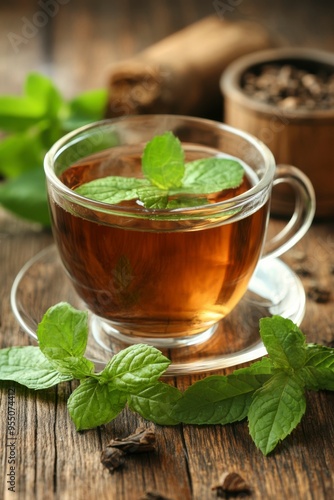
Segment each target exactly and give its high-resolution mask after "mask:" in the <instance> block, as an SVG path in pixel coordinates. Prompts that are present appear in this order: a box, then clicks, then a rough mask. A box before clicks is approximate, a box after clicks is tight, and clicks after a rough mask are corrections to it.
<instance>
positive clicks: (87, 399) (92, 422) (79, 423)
mask: <svg viewBox="0 0 334 500" xmlns="http://www.w3.org/2000/svg"><path fill="white" fill-rule="evenodd" d="M125 404H126V395H125V394H124V393H122V392H120V391H117V390H113V391H112V390H110V389H109V387H108V386H107V385H105V384H100V383H99V381H98V380H96V379H94V378H87V379H85V380H83V381H81V383H80V385H79V387H78V388H77V389H75V391H73V392H72V394H71V396H70V397H69V399H68V401H67V407H68V411H69V413H70V416H71V418H72V420H73V422H74V424H75V427H76V429H77V430H78V431H80V430H84V429H92V428H94V427H97V426H99V425H103V424H107V423H108V422H110V421H111V420H113V419H114V418H115V417H117V415H118V414H119V413H120V412H121V411H122V410H123V408H124V406H125Z"/></svg>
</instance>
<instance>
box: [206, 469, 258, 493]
mask: <svg viewBox="0 0 334 500" xmlns="http://www.w3.org/2000/svg"><path fill="white" fill-rule="evenodd" d="M211 489H212V490H216V492H217V496H218V497H220V498H231V497H236V496H239V497H240V496H247V495H251V488H250V486H249V485H248V484H247V483H246V481H245V480H244V479H243V478H242V477H241V476H240V474H238V473H237V472H224V473H223V474H222V475H221V476H220V478H219V482H218V484H216V485H214V486H212V488H211Z"/></svg>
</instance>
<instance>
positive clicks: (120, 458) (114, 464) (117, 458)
mask: <svg viewBox="0 0 334 500" xmlns="http://www.w3.org/2000/svg"><path fill="white" fill-rule="evenodd" d="M125 455H126V453H125V452H124V451H122V450H119V449H118V448H113V447H112V446H107V447H106V449H105V450H103V451H102V454H101V462H102V464H103V465H104V466H105V467H106V468H107V469H108V470H109V472H114V470H116V469H119V468H120V467H123V465H124V463H125Z"/></svg>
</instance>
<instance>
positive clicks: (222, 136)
mask: <svg viewBox="0 0 334 500" xmlns="http://www.w3.org/2000/svg"><path fill="white" fill-rule="evenodd" d="M166 131H172V132H173V133H174V135H176V136H177V137H178V138H179V139H180V141H181V142H182V145H183V148H184V150H185V154H186V161H192V160H195V159H199V158H205V157H211V156H218V157H219V156H222V155H228V156H233V157H236V158H237V159H239V161H240V162H241V163H242V164H243V165H244V166H245V172H246V177H247V179H248V182H249V186H248V187H247V189H246V190H244V191H242V190H241V191H231V192H230V193H229V194H230V196H228V197H225V198H219V197H218V198H213V199H211V200H209V201H206V202H205V204H203V205H201V206H196V207H187V208H174V209H161V210H152V209H145V208H144V207H143V206H141V205H140V204H138V203H119V204H118V205H110V204H107V203H104V202H101V201H96V200H92V199H89V198H86V197H83V196H81V195H79V194H78V193H77V192H75V191H74V190H73V188H75V187H76V186H78V185H79V184H80V183H82V182H88V181H89V180H92V179H96V178H99V177H105V176H107V175H118V176H124V177H135V176H141V175H142V174H141V167H140V162H141V155H142V152H143V148H144V146H145V144H146V143H147V141H149V140H151V139H152V138H153V137H154V136H156V135H160V134H163V133H164V132H166ZM45 173H46V178H47V186H48V196H49V205H50V213H51V219H52V230H53V234H54V239H55V242H56V245H57V248H58V252H59V255H60V258H61V261H62V263H63V265H64V268H65V270H66V273H67V274H68V276H69V278H70V280H71V282H72V283H73V286H74V288H75V290H76V292H77V294H78V295H79V297H80V298H81V299H82V300H83V301H84V303H85V306H86V307H87V308H88V310H89V311H90V312H91V313H92V317H93V322H92V324H93V325H94V326H93V328H94V329H97V330H99V331H102V332H103V334H104V335H107V336H109V337H110V338H111V339H116V340H119V341H121V342H125V343H127V344H132V343H138V342H145V343H148V344H151V345H155V346H157V347H161V348H163V347H179V346H189V345H194V344H197V343H200V342H203V341H206V340H208V339H209V338H210V336H211V335H212V334H213V332H214V331H215V328H216V326H217V324H218V322H219V321H220V320H222V319H223V318H224V317H225V316H226V315H227V314H229V312H230V311H231V310H232V309H233V308H234V307H235V306H236V305H237V304H238V302H239V301H240V299H241V298H242V297H243V295H244V294H245V292H246V290H247V287H248V284H249V281H250V279H251V277H252V275H253V273H254V270H255V268H256V266H257V264H258V262H259V259H260V258H261V259H263V258H266V259H269V258H273V257H277V256H279V255H281V254H283V253H284V252H286V251H287V250H288V249H290V248H291V247H292V246H293V245H295V244H296V242H297V241H299V240H300V238H302V236H303V235H304V234H305V233H306V231H307V230H308V228H309V226H310V224H311V222H312V220H313V216H314V211H315V199H314V192H313V188H312V185H311V183H310V181H309V180H308V178H307V177H306V176H305V175H304V174H303V173H302V172H301V171H299V170H298V169H296V168H295V167H292V166H288V165H284V166H278V167H276V166H275V161H274V158H273V155H272V154H271V152H270V151H269V149H268V148H267V147H266V146H265V145H264V144H263V143H261V142H260V141H258V140H257V139H256V138H255V137H253V136H251V135H249V134H247V133H244V132H242V131H240V130H236V129H233V128H232V127H229V126H226V125H224V124H222V123H218V122H213V121H210V120H205V119H199V118H192V117H183V116H175V115H145V116H131V117H123V118H118V119H115V120H106V121H102V122H98V123H94V124H92V125H89V126H86V127H82V128H80V129H78V130H76V131H74V132H72V133H70V134H68V135H66V136H65V137H63V138H62V139H60V140H59V141H58V142H57V143H56V144H55V145H54V146H53V147H52V148H51V150H50V151H49V152H48V154H47V155H46V158H45ZM281 182H286V183H288V184H289V185H290V186H291V187H292V188H293V190H294V192H295V194H296V203H295V210H294V213H293V214H292V216H291V219H290V220H289V221H287V223H286V225H285V227H284V229H283V230H282V231H281V232H280V233H279V234H278V235H276V236H275V237H274V238H272V239H271V240H270V241H267V238H266V232H267V227H268V220H269V212H270V196H271V191H272V187H273V185H275V184H278V183H281ZM265 244H266V250H267V249H268V250H267V251H266V252H264V245H265Z"/></svg>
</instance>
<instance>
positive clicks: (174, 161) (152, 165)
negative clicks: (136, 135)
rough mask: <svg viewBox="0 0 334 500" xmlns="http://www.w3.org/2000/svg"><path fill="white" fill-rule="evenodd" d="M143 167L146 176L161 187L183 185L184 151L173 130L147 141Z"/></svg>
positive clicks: (167, 187)
mask: <svg viewBox="0 0 334 500" xmlns="http://www.w3.org/2000/svg"><path fill="white" fill-rule="evenodd" d="M142 169H143V173H144V175H145V177H146V178H147V179H148V180H149V181H150V182H151V183H152V184H153V185H154V186H157V187H158V188H160V189H165V190H168V189H169V188H172V187H178V186H181V181H182V177H183V175H184V151H183V149H182V146H181V142H180V141H179V139H177V138H176V137H175V136H174V135H173V134H172V132H166V133H165V134H163V135H157V136H155V137H154V138H153V139H152V140H151V141H150V142H148V143H147V145H146V147H145V149H144V153H143V157H142Z"/></svg>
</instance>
